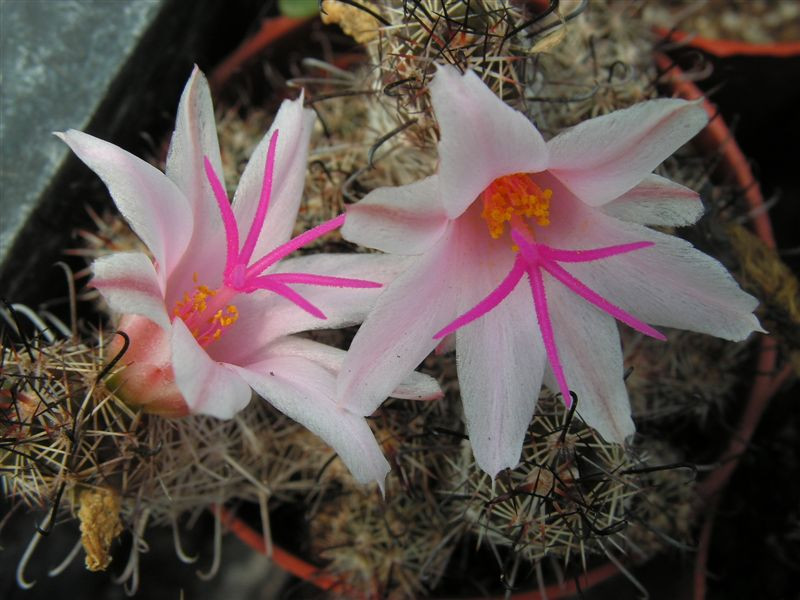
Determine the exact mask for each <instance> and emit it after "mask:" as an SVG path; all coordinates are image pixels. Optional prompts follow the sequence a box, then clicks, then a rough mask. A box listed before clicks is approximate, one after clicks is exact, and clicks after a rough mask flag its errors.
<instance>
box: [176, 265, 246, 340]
mask: <svg viewBox="0 0 800 600" xmlns="http://www.w3.org/2000/svg"><path fill="white" fill-rule="evenodd" d="M193 279H194V282H195V283H197V273H195V274H194V277H193ZM194 290H195V291H194V292H193V293H192V294H191V295H189V293H188V292H187V293H185V294H184V295H183V299H182V300H179V301H178V302H176V303H175V308H174V309H173V311H172V314H173V316H174V317H177V318H179V319H181V320H182V321H183V322H184V323H186V327H188V328H189V331H191V332H192V335H193V336H194V337H195V339H196V340H197V342H198V343H199V344H200V345H201V346H203V347H204V348H205V347H206V346H208V345H209V344H211V343H212V342H215V341H216V340H218V339H219V338H220V337H221V336H222V332H223V331H224V330H225V329H227V328H228V327H230V326H231V325H233V324H234V323H235V322H236V320H237V319H238V318H239V310H238V309H237V308H236V305H235V304H229V301H230V300H231V299H232V298H233V296H234V295H236V291H235V290H232V289H230V288H228V287H227V286H223V287H221V288H219V289H216V290H212V289H210V288H209V287H208V286H205V285H196V286H195V288H194Z"/></svg>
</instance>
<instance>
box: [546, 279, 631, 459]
mask: <svg viewBox="0 0 800 600" xmlns="http://www.w3.org/2000/svg"><path fill="white" fill-rule="evenodd" d="M544 278H545V287H546V290H547V300H548V306H549V309H550V318H551V320H552V322H553V333H554V335H555V341H556V346H557V347H558V353H559V356H560V358H561V363H562V365H563V367H564V374H565V375H566V379H567V384H568V385H569V388H570V390H572V391H573V392H575V394H576V395H577V397H578V407H577V409H576V410H577V413H578V416H579V417H580V418H581V419H582V420H583V421H584V422H585V423H586V424H587V425H589V426H590V427H592V428H593V429H595V430H596V431H597V432H598V433H599V434H600V435H601V436H602V437H603V439H604V440H606V441H608V442H615V443H620V444H621V443H623V442H624V441H625V439H626V438H627V437H628V436H630V435H631V434H633V432H634V431H635V426H634V424H633V420H632V419H631V407H630V402H629V400H628V392H627V390H626V389H625V382H624V380H623V365H622V348H621V346H620V341H619V331H618V330H617V324H616V322H615V321H614V318H613V317H611V316H609V315H607V314H606V313H604V312H602V311H600V310H599V309H597V308H595V307H594V306H592V305H591V304H589V303H588V302H586V301H585V300H584V299H582V298H580V297H579V296H577V295H575V294H574V293H572V292H571V291H570V290H568V289H567V288H566V287H564V286H562V285H561V283H559V282H558V281H556V280H555V279H554V278H553V277H551V276H550V275H549V274H547V273H545V274H544ZM545 383H546V384H547V387H549V388H550V390H551V391H553V392H557V391H558V386H557V385H556V383H555V378H554V377H553V375H552V371H551V370H550V369H548V370H547V374H546V375H545Z"/></svg>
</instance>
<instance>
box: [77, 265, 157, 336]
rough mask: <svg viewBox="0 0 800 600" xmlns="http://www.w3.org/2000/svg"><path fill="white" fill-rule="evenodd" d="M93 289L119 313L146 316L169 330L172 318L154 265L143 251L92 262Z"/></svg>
mask: <svg viewBox="0 0 800 600" xmlns="http://www.w3.org/2000/svg"><path fill="white" fill-rule="evenodd" d="M92 273H93V274H94V277H93V278H92V286H94V287H95V288H97V289H98V290H100V293H101V294H102V295H103V298H104V299H105V301H106V302H108V305H109V306H110V307H111V309H112V310H113V311H114V312H116V313H118V314H122V315H124V314H135V315H141V316H143V317H147V318H148V319H150V320H151V321H153V322H154V323H157V324H158V325H159V326H160V327H161V328H162V329H169V315H168V314H167V311H166V309H165V307H164V295H163V291H162V290H161V285H160V281H159V277H158V274H157V273H156V270H155V268H154V267H153V262H152V261H151V260H150V258H149V257H148V256H146V255H145V254H142V253H140V252H118V253H116V254H109V255H108V256H101V257H100V258H98V259H96V260H95V261H94V263H92Z"/></svg>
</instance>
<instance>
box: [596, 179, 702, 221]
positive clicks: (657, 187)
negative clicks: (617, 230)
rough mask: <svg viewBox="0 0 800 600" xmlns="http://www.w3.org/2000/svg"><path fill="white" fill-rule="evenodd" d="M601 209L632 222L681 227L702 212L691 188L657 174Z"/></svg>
mask: <svg viewBox="0 0 800 600" xmlns="http://www.w3.org/2000/svg"><path fill="white" fill-rule="evenodd" d="M600 210H601V211H602V212H603V213H605V214H607V215H609V216H611V217H615V218H617V219H620V220H622V221H629V222H631V223H640V224H641V225H660V226H664V227H682V226H684V225H692V224H693V223H695V222H696V221H697V219H699V218H700V217H701V216H702V215H703V203H702V202H701V200H700V194H698V193H697V192H695V191H694V190H690V189H689V188H687V187H685V186H682V185H680V184H679V183H675V182H674V181H670V180H669V179H666V178H664V177H661V176H659V175H648V176H647V177H645V178H644V180H643V181H642V182H641V183H640V184H639V185H637V186H636V187H635V188H633V189H632V190H630V191H628V192H626V193H624V194H623V195H622V196H620V197H619V198H616V199H614V200H612V201H611V202H609V203H607V204H604V205H603V206H601V207H600Z"/></svg>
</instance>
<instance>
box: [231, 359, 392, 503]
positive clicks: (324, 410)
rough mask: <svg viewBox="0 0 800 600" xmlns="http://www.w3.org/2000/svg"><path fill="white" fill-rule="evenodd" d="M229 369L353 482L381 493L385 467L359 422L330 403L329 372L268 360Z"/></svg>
mask: <svg viewBox="0 0 800 600" xmlns="http://www.w3.org/2000/svg"><path fill="white" fill-rule="evenodd" d="M234 368H235V369H236V370H237V372H238V373H239V375H241V377H242V378H243V379H244V380H245V381H246V382H247V383H248V384H249V385H250V387H252V388H253V389H254V390H255V391H256V392H257V393H258V394H260V395H261V396H262V397H263V398H264V399H266V400H267V401H268V402H269V403H270V404H272V405H273V406H274V407H275V408H277V409H278V410H279V411H281V412H282V413H284V414H285V415H287V416H288V417H290V418H292V419H294V420H295V421H297V422H298V423H300V424H301V425H303V426H304V427H306V428H307V429H309V430H310V431H311V432H312V433H314V434H316V435H318V436H319V437H321V438H322V439H323V440H325V442H327V443H328V444H329V445H330V446H331V447H332V448H333V449H334V450H335V451H336V453H337V454H338V455H339V457H340V458H341V459H342V461H343V462H344V464H345V465H346V466H347V468H348V469H350V472H351V473H352V474H353V477H354V478H355V479H356V481H358V482H360V483H369V482H371V481H376V482H377V483H378V485H379V486H380V487H381V490H383V484H384V480H385V478H386V473H388V472H389V463H388V462H387V461H386V459H385V458H384V456H383V453H382V452H381V449H380V446H378V443H377V442H376V441H375V436H374V435H373V434H372V431H371V430H370V428H369V425H367V422H366V420H365V419H364V417H361V416H358V415H355V414H353V413H351V412H349V411H347V410H346V409H344V408H342V407H340V406H337V405H336V404H335V403H334V402H333V401H332V398H333V396H334V392H335V387H336V379H335V377H334V375H333V374H332V373H331V372H330V371H328V370H327V369H325V368H324V367H322V366H321V365H319V364H317V363H315V362H312V361H311V360H308V359H306V358H303V357H301V356H274V357H271V358H269V359H266V360H263V361H261V362H259V363H255V364H251V365H246V366H241V367H234Z"/></svg>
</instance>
